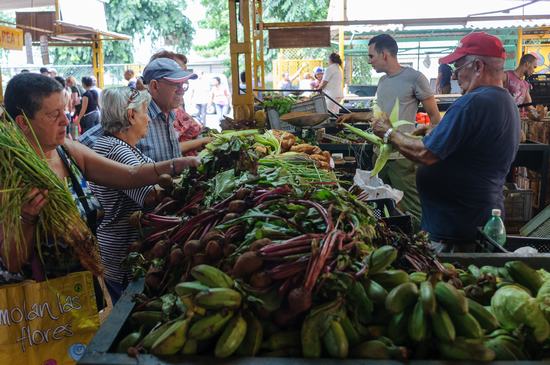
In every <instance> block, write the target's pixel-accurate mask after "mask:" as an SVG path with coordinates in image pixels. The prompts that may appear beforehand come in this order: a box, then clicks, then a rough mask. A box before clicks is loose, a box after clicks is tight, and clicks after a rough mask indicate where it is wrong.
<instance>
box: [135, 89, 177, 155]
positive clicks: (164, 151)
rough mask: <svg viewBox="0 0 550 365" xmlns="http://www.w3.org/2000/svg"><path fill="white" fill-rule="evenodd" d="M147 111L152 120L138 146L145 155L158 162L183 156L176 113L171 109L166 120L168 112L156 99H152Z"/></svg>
mask: <svg viewBox="0 0 550 365" xmlns="http://www.w3.org/2000/svg"><path fill="white" fill-rule="evenodd" d="M147 113H148V114H149V119H150V120H151V121H150V122H149V130H148V131H147V135H146V136H145V138H143V139H142V140H140V141H139V142H138V143H137V145H136V147H137V148H138V149H139V150H140V151H141V152H142V153H143V154H144V155H145V156H148V157H150V158H152V159H153V160H154V161H156V162H159V161H166V160H171V159H173V158H176V157H181V150H180V145H179V142H178V134H177V133H176V130H175V129H174V119H175V118H176V113H174V112H173V111H171V112H170V113H169V114H168V120H166V114H164V113H163V112H162V111H161V110H160V108H159V107H158V105H157V104H156V103H155V102H154V100H151V103H150V104H149V108H148V110H147Z"/></svg>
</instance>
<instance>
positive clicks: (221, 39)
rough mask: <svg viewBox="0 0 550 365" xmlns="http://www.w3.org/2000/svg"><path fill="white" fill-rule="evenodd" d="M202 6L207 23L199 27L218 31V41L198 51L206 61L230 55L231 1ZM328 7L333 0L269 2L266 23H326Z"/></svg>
mask: <svg viewBox="0 0 550 365" xmlns="http://www.w3.org/2000/svg"><path fill="white" fill-rule="evenodd" d="M201 4H202V6H204V8H205V10H206V19H204V20H202V21H200V22H199V27H201V28H203V29H215V30H216V39H215V40H213V41H211V42H210V43H208V44H206V45H202V46H197V47H195V49H196V50H197V52H199V53H200V54H201V55H203V56H205V57H213V56H220V55H224V54H228V50H229V9H228V0H201ZM328 5H329V0H301V1H295V0H267V1H264V2H263V19H264V21H266V22H274V21H280V22H297V21H315V20H324V19H326V18H327V12H328ZM272 53H273V52H272Z"/></svg>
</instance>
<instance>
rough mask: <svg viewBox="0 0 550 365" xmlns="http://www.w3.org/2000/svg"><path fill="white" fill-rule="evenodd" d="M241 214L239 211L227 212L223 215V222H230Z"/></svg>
mask: <svg viewBox="0 0 550 365" xmlns="http://www.w3.org/2000/svg"><path fill="white" fill-rule="evenodd" d="M240 216H241V215H240V214H239V213H227V214H226V215H224V216H223V219H222V223H225V222H229V221H231V220H233V219H237V218H239V217H240Z"/></svg>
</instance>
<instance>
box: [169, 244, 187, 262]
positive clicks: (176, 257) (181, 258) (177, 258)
mask: <svg viewBox="0 0 550 365" xmlns="http://www.w3.org/2000/svg"><path fill="white" fill-rule="evenodd" d="M184 262H185V255H184V254H183V250H182V249H181V248H179V247H176V248H174V249H172V251H170V256H168V265H170V266H171V267H176V266H181V265H183V264H184Z"/></svg>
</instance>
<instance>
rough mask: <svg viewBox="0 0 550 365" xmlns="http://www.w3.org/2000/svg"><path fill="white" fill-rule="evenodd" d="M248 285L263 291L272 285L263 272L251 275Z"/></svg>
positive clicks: (271, 281)
mask: <svg viewBox="0 0 550 365" xmlns="http://www.w3.org/2000/svg"><path fill="white" fill-rule="evenodd" d="M249 283H250V285H252V287H254V288H256V289H264V288H267V287H268V286H270V285H271V284H272V283H273V280H271V278H270V277H269V275H268V274H267V273H266V272H265V271H258V272H255V273H254V274H252V276H251V277H250V280H249Z"/></svg>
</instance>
